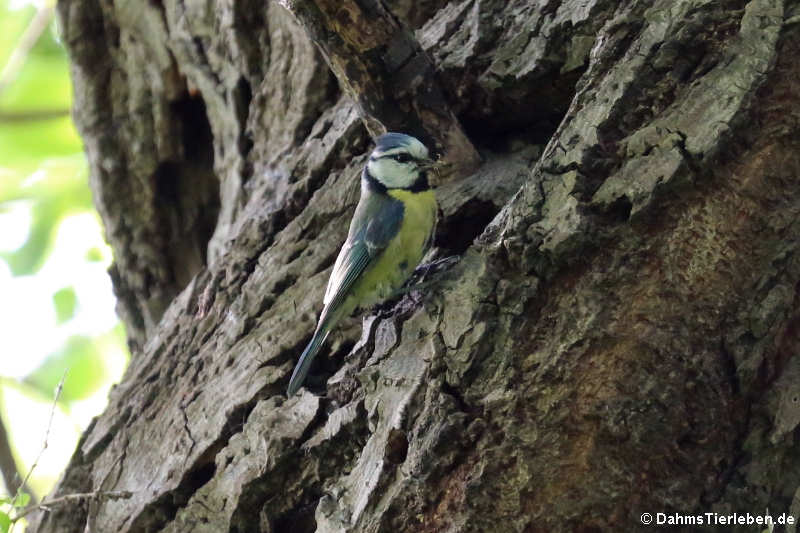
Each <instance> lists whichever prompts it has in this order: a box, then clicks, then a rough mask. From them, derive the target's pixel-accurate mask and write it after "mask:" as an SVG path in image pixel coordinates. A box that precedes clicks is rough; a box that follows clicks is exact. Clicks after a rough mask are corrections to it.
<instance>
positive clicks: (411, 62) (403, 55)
mask: <svg viewBox="0 0 800 533" xmlns="http://www.w3.org/2000/svg"><path fill="white" fill-rule="evenodd" d="M279 3H280V4H281V5H282V6H283V7H285V8H286V9H288V10H289V11H290V12H291V13H292V14H293V15H294V16H295V18H296V19H297V20H298V21H299V22H300V24H301V25H302V26H303V27H305V29H306V31H307V32H308V34H309V36H310V37H311V39H312V40H313V41H314V42H315V43H316V44H317V46H318V47H319V48H320V50H321V51H322V54H323V55H324V56H325V59H326V61H327V62H328V64H329V65H330V67H331V69H332V70H333V72H334V74H335V75H336V77H337V78H338V79H339V82H340V83H341V84H342V86H343V88H344V89H345V91H346V92H347V93H348V94H349V95H350V96H351V97H352V98H353V99H354V100H355V101H356V102H358V104H359V106H360V107H361V110H362V115H363V117H364V123H365V125H366V127H367V130H368V131H369V132H370V134H372V135H378V134H380V133H384V132H385V131H386V130H395V131H403V132H408V133H411V134H412V135H415V136H417V137H419V138H420V139H422V140H423V141H424V142H426V143H428V144H429V143H430V141H433V144H434V146H435V148H436V151H437V152H443V153H444V160H445V161H446V162H448V163H450V165H452V172H453V173H454V174H458V175H467V174H470V173H472V171H474V170H475V169H476V168H477V167H478V165H479V164H480V156H479V155H478V152H477V151H476V150H475V147H474V146H472V143H471V142H470V141H469V139H467V136H466V135H465V133H464V130H463V129H462V128H461V124H460V123H459V122H458V119H457V118H456V117H455V115H454V114H453V112H452V111H451V110H450V106H449V105H448V104H447V102H446V101H445V98H444V94H443V93H442V90H441V88H440V87H439V84H438V83H437V81H436V69H435V67H434V65H433V63H432V62H431V60H430V58H429V57H428V55H427V54H426V53H425V52H424V50H422V47H421V46H420V45H419V43H418V42H417V41H416V39H414V37H413V35H412V34H411V32H410V31H409V30H407V29H406V28H404V27H403V26H402V25H401V24H400V22H399V21H397V19H396V18H395V17H394V16H393V15H392V14H391V13H389V12H388V11H386V9H384V7H383V6H382V4H381V2H379V1H377V0H279ZM429 145H430V144H429Z"/></svg>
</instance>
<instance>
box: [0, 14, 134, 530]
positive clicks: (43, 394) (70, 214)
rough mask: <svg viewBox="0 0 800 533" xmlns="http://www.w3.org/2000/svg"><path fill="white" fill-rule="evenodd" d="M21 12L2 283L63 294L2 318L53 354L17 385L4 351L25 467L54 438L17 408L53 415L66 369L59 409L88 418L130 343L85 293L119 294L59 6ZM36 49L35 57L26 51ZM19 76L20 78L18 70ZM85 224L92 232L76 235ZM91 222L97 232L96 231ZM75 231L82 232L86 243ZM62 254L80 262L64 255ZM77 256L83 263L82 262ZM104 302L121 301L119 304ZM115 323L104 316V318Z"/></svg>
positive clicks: (0, 523)
mask: <svg viewBox="0 0 800 533" xmlns="http://www.w3.org/2000/svg"><path fill="white" fill-rule="evenodd" d="M14 1H15V0H0V226H2V227H3V232H2V233H3V234H4V235H3V234H0V285H2V283H3V282H4V280H3V276H4V268H7V274H6V277H8V276H9V275H10V276H13V277H12V278H10V281H8V283H15V281H14V280H20V281H21V282H22V281H25V280H32V281H33V283H30V282H29V284H28V286H30V287H35V286H39V287H43V286H48V287H49V286H51V285H55V286H53V287H52V289H51V291H52V292H51V296H50V297H49V298H39V299H37V295H36V294H34V293H33V291H30V299H31V300H36V301H35V302H32V301H21V300H19V299H17V300H16V301H9V300H13V299H12V298H8V297H6V298H5V300H6V301H5V303H3V304H0V316H5V317H6V320H8V318H7V317H11V319H12V320H13V319H19V320H20V323H18V324H14V323H12V324H10V326H11V327H10V329H14V330H20V329H26V328H27V329H30V330H31V331H32V333H30V334H29V336H41V337H42V338H47V339H51V340H53V342H54V343H55V344H53V345H52V346H50V347H49V348H48V349H47V350H44V351H43V353H38V354H35V358H34V359H33V362H32V363H30V364H29V367H30V368H29V369H28V370H27V371H26V372H23V373H17V374H16V375H13V372H12V371H11V370H9V369H10V368H11V367H12V366H13V365H11V364H10V363H12V362H17V361H16V360H18V359H20V358H25V357H24V355H22V354H23V353H25V350H24V349H23V348H25V347H22V346H20V344H19V343H17V344H16V345H15V344H14V342H15V341H13V340H11V341H9V339H8V338H4V339H2V342H3V345H2V353H3V355H2V357H3V358H7V360H6V361H4V364H3V365H2V366H0V400H2V399H3V396H5V397H6V400H7V401H6V402H5V403H4V402H2V401H0V406H2V407H4V409H3V408H0V411H2V412H0V422H2V423H5V424H7V425H8V424H11V427H10V428H9V430H10V431H9V432H10V433H11V438H12V441H13V443H14V444H15V448H16V450H17V451H18V452H19V455H24V454H22V451H23V448H27V447H28V446H27V444H26V445H23V444H21V442H23V441H27V442H30V441H31V440H35V439H36V438H40V437H39V436H34V437H30V438H27V439H23V436H22V433H24V432H25V431H27V432H28V433H31V432H38V433H41V432H43V431H44V428H43V427H40V426H39V425H38V421H33V420H31V423H30V424H28V425H27V426H30V427H21V426H19V425H17V426H14V424H13V422H12V420H14V418H15V416H17V415H18V414H19V412H20V411H21V410H22V407H20V406H19V405H16V406H15V405H13V404H12V403H11V402H10V401H8V399H9V398H12V397H13V398H18V397H19V396H20V395H22V396H23V397H26V398H30V400H31V401H34V402H39V403H42V404H47V403H52V401H53V390H54V388H55V387H56V385H57V384H58V383H59V381H60V380H61V378H62V376H64V373H65V369H66V370H67V374H66V376H67V377H66V379H65V381H64V385H63V391H62V393H61V395H60V396H59V398H58V403H59V409H58V413H59V416H67V415H69V414H74V413H76V412H83V411H85V410H86V409H85V405H83V404H82V403H81V402H83V403H85V402H86V401H87V400H90V399H92V398H94V399H97V398H98V397H102V398H104V396H105V391H106V390H107V388H108V387H109V386H110V384H111V383H112V382H113V381H114V380H116V379H118V378H119V374H120V372H121V368H122V366H123V365H124V361H123V363H122V364H119V360H120V358H122V359H123V360H124V359H125V357H126V355H125V353H126V350H125V347H124V331H123V330H122V327H121V325H120V324H119V323H118V322H117V321H116V319H115V318H112V319H111V320H110V321H109V319H108V318H105V319H104V320H96V319H93V316H96V314H97V313H98V311H97V310H93V308H92V306H96V303H97V302H96V300H97V298H96V295H95V293H96V292H97V289H94V288H91V289H88V288H87V287H88V285H87V283H85V282H82V281H80V280H81V279H84V280H85V279H86V278H87V277H88V278H91V277H93V276H94V277H95V278H97V281H99V282H102V283H104V287H106V288H107V289H105V290H107V291H108V292H109V293H110V283H109V282H108V280H107V278H106V277H105V275H103V276H100V277H99V276H97V275H96V273H98V272H99V271H98V270H97V268H103V267H107V265H108V263H109V262H110V250H109V249H108V247H107V246H106V245H105V243H103V242H102V237H101V231H100V229H99V223H98V222H97V215H96V214H94V210H93V206H92V202H91V193H90V191H89V186H88V180H87V164H86V158H85V156H84V154H83V151H82V145H81V141H80V137H79V136H78V134H77V132H76V131H75V128H74V125H73V123H72V120H71V117H70V113H69V110H70V106H71V102H72V94H71V85H70V80H69V69H68V58H67V55H66V52H65V51H64V49H63V47H62V46H61V44H60V43H59V42H58V36H57V31H56V28H55V24H54V23H53V22H52V5H49V6H48V5H46V4H44V3H39V4H36V5H33V4H25V2H24V0H23V1H22V2H20V1H19V0H16V4H15V5H12V2H14ZM37 17H39V18H38V19H37ZM36 20H44V22H45V24H46V25H44V26H42V27H43V29H44V31H42V32H41V33H40V34H37V33H36V32H33V35H34V38H33V39H30V37H31V33H32V32H31V28H32V27H34V26H35V21H36ZM48 21H49V22H48ZM26 39H28V40H29V41H30V42H29V43H28V44H30V45H32V46H26V44H25V42H26ZM20 58H21V60H20ZM12 64H16V65H17V66H18V67H19V68H18V69H13V68H11V69H10V68H9V65H12ZM4 66H5V67H4ZM12 66H13V65H12ZM76 217H77V218H76ZM87 217H88V219H87ZM79 219H80V220H81V221H82V222H81V223H80V224H75V223H74V222H75V221H76V220H79ZM86 220H89V221H90V222H89V223H88V225H87V224H85V223H84V222H86ZM92 221H93V222H92ZM76 227H80V228H82V229H80V231H78V232H77V234H76V231H75V228H76ZM65 228H71V230H70V231H72V233H71V235H72V237H73V238H72V240H70V241H69V242H68V243H66V244H65V243H64V242H63V236H64V234H65V231H67V229H65ZM87 228H88V229H87ZM67 233H69V231H67ZM76 235H77V236H76ZM14 236H16V240H15V237H14ZM60 239H62V241H60ZM59 242H61V244H59ZM9 243H10V244H9ZM59 247H60V248H62V249H63V248H65V247H66V248H70V250H68V251H67V252H68V253H60V255H59V253H56V250H58V249H59ZM62 251H63V250H62ZM70 254H71V255H70ZM72 256H76V257H78V259H77V260H75V261H72V260H71V259H70V257H72ZM4 264H5V267H4ZM93 264H94V265H95V266H94V267H92V266H91V265H93ZM87 272H89V274H87ZM34 280H35V281H34ZM48 290H50V289H48ZM20 293H25V291H24V290H23V291H20ZM27 299H28V298H27V295H26V300H27ZM106 300H107V301H110V300H111V297H110V294H109V295H107V298H106ZM3 305H5V306H14V307H16V308H19V312H17V313H15V312H14V309H11V310H7V311H6V312H3V310H2V306H3ZM37 305H38V306H39V307H38V308H37V309H39V311H37V312H35V313H32V316H36V317H38V318H37V319H36V322H38V323H36V324H33V323H30V322H31V321H30V320H27V321H26V319H27V317H28V316H30V315H27V314H26V313H25V312H23V311H22V308H30V307H31V306H37ZM108 311H109V309H108V308H104V309H100V310H99V312H100V313H101V314H103V313H104V315H105V317H108V315H109V313H108ZM92 313H94V314H95V315H93V314H92ZM111 314H112V315H113V313H111ZM23 322H27V323H23ZM106 323H107V325H106ZM98 324H99V325H98ZM4 337H7V336H4ZM11 337H12V338H13V337H14V335H11ZM58 339H60V341H59V340H58ZM33 340H41V339H33ZM59 342H60V346H59V345H58V343H59ZM9 343H11V344H9ZM33 344H36V343H35V342H34V343H33ZM39 344H41V345H42V346H46V345H47V343H39ZM51 344H52V343H51ZM28 352H30V350H28ZM27 355H28V356H30V354H29V353H28V354H27ZM109 357H111V359H109ZM114 357H116V362H115V361H114V360H113V359H114ZM27 358H30V357H27ZM37 361H38V364H37ZM6 363H9V364H6ZM9 372H11V373H12V375H9V374H8V373H9ZM2 374H5V375H2ZM97 404H98V402H97V401H95V402H94V405H95V406H96V405H97ZM100 407H102V405H100ZM93 409H94V410H95V411H96V408H93ZM92 414H94V413H92ZM90 416H91V415H90ZM78 418H82V419H81V420H79V421H78V422H77V423H78V424H81V425H82V424H84V423H85V422H88V418H89V416H86V415H85V414H82V415H81V416H79V417H78ZM75 423H76V422H73V423H72V425H73V426H75ZM62 425H63V424H62ZM67 425H69V424H67ZM79 431H80V428H79V427H77V428H76V430H74V431H73V433H74V435H67V436H62V437H61V438H59V439H58V442H59V444H62V445H63V443H66V446H67V447H70V448H71V447H72V446H74V444H75V439H76V438H77V435H78V433H79ZM20 439H23V440H20ZM68 452H69V450H68ZM62 455H63V454H62ZM67 456H68V455H67ZM20 459H24V457H20V458H17V462H18V464H19V463H20ZM20 468H22V467H21V466H20ZM44 477H45V479H46V481H44V482H43V481H42V480H41V479H40V480H39V481H38V482H37V479H36V474H35V475H34V477H33V478H32V479H31V481H32V485H33V486H34V487H35V488H37V491H39V490H42V491H44V490H47V489H48V488H49V487H48V484H49V483H50V482H51V481H52V480H53V479H54V478H55V476H54V475H49V476H48V475H45V476H44ZM24 505H25V504H21V503H20V501H19V499H16V500H14V501H11V500H9V499H8V498H5V499H0V533H2V532H5V531H7V530H8V527H9V524H10V522H9V520H10V516H12V515H13V508H15V507H20V506H24Z"/></svg>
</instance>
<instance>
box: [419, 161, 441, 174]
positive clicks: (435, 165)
mask: <svg viewBox="0 0 800 533" xmlns="http://www.w3.org/2000/svg"><path fill="white" fill-rule="evenodd" d="M445 166H447V164H446V163H445V162H444V161H442V160H438V161H437V160H435V159H425V160H423V161H421V162H420V163H419V169H420V170H433V171H434V172H436V173H437V174H438V173H439V170H440V169H442V168H444V167H445Z"/></svg>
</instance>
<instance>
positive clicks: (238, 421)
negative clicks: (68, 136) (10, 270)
mask: <svg viewBox="0 0 800 533" xmlns="http://www.w3.org/2000/svg"><path fill="white" fill-rule="evenodd" d="M281 4H282V5H278V4H276V3H259V2H251V1H247V0H245V1H241V2H233V1H231V0H223V1H221V2H187V1H185V0H163V1H158V2H148V3H143V4H140V3H128V2H122V1H120V2H100V1H97V0H61V1H60V2H59V4H58V10H59V17H60V20H61V23H62V28H63V35H64V41H65V43H66V44H67V46H68V47H69V49H70V53H71V57H72V62H73V78H74V82H75V92H76V108H75V117H76V121H77V123H78V126H79V128H80V130H81V133H82V135H83V137H84V139H85V142H86V147H87V152H88V154H89V158H90V164H91V169H92V176H91V180H92V187H93V190H94V193H95V201H96V203H97V205H98V208H99V210H100V212H101V215H102V217H103V220H104V223H105V226H106V231H107V237H108V239H109V241H110V242H111V245H112V246H113V248H114V251H115V266H114V267H113V269H112V276H113V279H114V284H115V288H116V291H117V295H118V297H119V301H120V304H119V311H120V315H121V316H122V317H123V320H124V321H125V323H126V326H127V327H128V332H129V336H130V339H131V346H132V349H133V352H134V356H133V358H132V362H131V365H130V368H129V369H128V371H127V373H126V375H125V378H124V380H123V381H122V383H120V384H119V385H118V386H117V387H116V388H115V389H114V390H113V392H112V394H111V401H110V404H109V406H108V409H107V410H106V412H105V413H104V414H102V415H101V416H99V417H98V418H97V419H96V420H95V422H94V423H93V424H92V425H91V427H90V428H89V429H88V430H87V431H86V433H85V434H84V436H83V438H82V440H81V442H80V444H79V445H78V448H77V450H76V452H75V455H74V456H73V458H72V461H71V463H70V465H69V467H68V468H67V470H66V472H65V473H64V476H63V478H62V480H61V481H60V483H59V485H58V487H57V489H56V490H55V493H54V496H59V495H65V494H69V493H87V492H93V491H130V492H131V493H132V497H131V498H129V499H125V500H113V501H111V500H102V499H98V500H92V501H91V502H90V503H87V504H86V505H84V506H82V507H81V506H73V507H69V508H54V509H52V511H51V512H49V513H43V512H39V513H36V514H35V516H34V517H33V523H32V531H38V532H42V533H44V532H59V533H62V532H73V531H74V532H80V531H101V532H107V531H111V532H155V531H164V532H184V531H193V532H194V531H197V532H206V531H207V532H220V531H228V532H263V533H266V532H283V531H293V532H294V531H299V532H304V531H320V532H350V531H353V532H355V531H365V532H367V531H369V532H383V531H409V532H434V531H452V532H456V531H459V532H482V531H487V532H494V531H499V532H506V531H521V532H522V531H526V532H527V531H530V532H535V531H636V530H640V529H641V530H648V529H650V528H651V527H652V526H651V527H646V526H644V525H642V523H641V522H640V515H641V514H642V513H645V512H649V513H657V512H664V513H681V514H700V513H705V512H718V513H732V512H737V513H747V512H750V513H753V514H763V513H765V512H767V510H769V512H770V513H771V514H772V515H775V516H777V515H778V514H780V513H791V514H793V515H794V516H795V517H796V516H797V515H798V514H799V513H800V446H799V445H798V444H799V442H800V430H798V425H800V400H799V399H798V398H800V358H798V356H797V355H796V352H797V350H798V346H799V345H800V302H798V298H799V297H800V296H799V295H798V287H799V285H798V282H799V281H800V254H799V250H798V244H800V243H799V242H798V236H799V235H800V218H798V216H799V215H800V181H798V176H799V175H800V135H799V134H800V84H798V83H797V80H798V79H800V63H798V61H797V57H798V56H800V7H798V2H797V1H792V0H749V1H747V0H723V1H709V0H675V1H673V2H659V1H655V0H650V1H644V0H639V1H632V0H628V1H625V0H623V1H621V2H610V1H607V0H588V1H586V0H564V1H556V0H540V1H535V2H534V1H522V0H511V1H499V0H461V1H447V0H428V1H424V2H411V1H402V2H396V3H391V5H390V3H388V2H387V3H381V2H378V1H376V0H347V1H345V2H341V3H338V4H337V3H334V2H330V1H328V0H297V1H289V0H287V1H284V2H281ZM336 6H343V7H342V9H344V11H337V7H336ZM345 8H346V9H345ZM386 28H389V29H386ZM370 32H372V33H370ZM312 39H313V40H316V41H317V44H318V45H319V47H318V48H317V47H315V45H314V43H313V42H312ZM398 43H400V45H402V46H400V45H398ZM398 47H399V48H400V49H402V50H401V52H402V53H399V52H398V53H397V54H399V55H397V54H396V53H395V52H397V49H398ZM403 50H404V52H403ZM400 56H402V57H403V59H401V60H399V63H401V64H402V65H406V66H408V65H411V64H412V63H413V61H412V62H411V63H403V62H404V61H406V60H408V59H409V58H412V59H414V58H417V59H418V61H419V63H416V66H414V68H419V69H420V70H418V71H417V73H418V74H419V75H415V76H411V77H404V76H402V75H398V72H400V71H402V70H403V67H402V66H400V67H398V66H397V64H395V63H393V61H394V59H396V58H397V57H400ZM328 65H330V66H331V67H332V68H329V66H328ZM353 65H355V67H354V66H353ZM392 65H394V66H392ZM419 65H422V66H421V67H420V66H419ZM348 66H350V67H351V68H348ZM412 66H413V65H412ZM356 67H357V68H356ZM393 68H394V70H392V69H393ZM398 68H399V70H398ZM409 68H410V67H409ZM337 78H338V83H337ZM423 89H424V90H423ZM430 94H433V95H434V96H435V97H436V98H434V99H433V100H426V96H425V95H430ZM431 101H434V102H440V104H431ZM426 105H433V106H434V107H435V109H434V111H435V112H433V111H431V112H430V113H428V112H426V107H425V106H426ZM398 110H399V111H400V113H399V114H398ZM434 115H435V116H434ZM442 117H444V118H445V119H446V120H449V121H450V122H449V123H447V124H448V125H447V126H446V127H444V128H445V130H444V131H443V130H442V129H441V128H442V126H441V124H443V122H441V120H443V119H442ZM362 119H363V120H362ZM437 121H438V122H437ZM436 124H439V129H437V127H433V128H432V127H431V126H432V125H436ZM403 125H408V127H409V128H411V129H414V128H416V129H418V130H420V131H422V132H423V133H426V134H427V135H429V137H430V138H433V139H434V140H435V141H436V142H437V143H439V144H440V145H441V146H442V147H443V148H444V149H445V150H446V151H448V150H449V151H450V152H451V153H450V155H449V157H450V158H451V159H452V157H453V153H456V152H458V150H459V149H465V150H467V152H465V153H468V152H469V149H470V148H474V149H476V150H477V151H478V152H479V153H480V154H481V160H482V162H481V164H480V166H479V167H478V168H477V170H475V171H474V172H472V173H467V174H456V175H454V176H451V178H450V179H448V180H447V181H446V183H444V184H443V185H442V186H441V187H440V188H439V189H438V191H437V194H438V197H439V201H440V207H441V211H442V217H441V223H440V225H439V228H438V231H437V236H436V245H437V247H438V253H439V255H440V256H446V255H452V254H458V255H460V261H458V262H457V263H456V264H455V265H453V266H451V267H449V268H448V269H446V270H445V271H444V272H440V273H438V274H437V275H436V279H437V284H436V285H435V286H434V287H433V288H432V289H430V290H426V291H422V292H416V293H414V292H412V293H411V294H410V295H407V296H406V297H404V298H403V299H402V300H400V301H399V302H397V303H396V304H395V305H394V306H393V307H391V308H390V309H389V310H387V309H384V310H382V311H381V312H378V313H375V312H366V313H364V314H363V320H360V319H359V317H353V318H352V319H351V320H349V321H348V323H346V324H344V325H343V326H342V327H340V328H339V330H338V331H337V332H336V333H335V334H334V335H332V336H331V340H329V343H328V346H329V348H328V349H327V351H326V353H323V354H322V355H321V356H320V357H319V358H318V360H319V362H318V363H317V367H316V370H317V371H318V372H319V373H320V374H321V378H320V379H319V383H317V384H316V385H313V384H312V386H311V390H312V391H313V392H309V391H308V390H304V391H303V392H302V393H301V394H299V395H297V396H296V397H293V398H290V399H286V397H285V396H284V390H285V386H286V383H287V380H288V376H289V373H290V372H291V369H292V367H293V365H294V362H295V360H296V358H297V356H298V355H299V353H300V351H301V349H302V348H303V346H304V345H305V343H306V342H307V341H308V339H309V338H310V336H311V334H312V332H313V329H314V325H315V320H316V315H317V313H318V311H319V308H320V302H321V298H322V294H323V290H324V287H325V283H326V281H327V277H328V274H329V272H330V268H331V266H332V264H333V261H334V259H335V257H336V254H337V252H338V249H339V247H340V245H341V243H342V242H343V240H344V237H345V233H346V229H347V224H348V221H349V218H350V216H351V214H352V209H353V206H354V204H355V201H356V199H357V195H358V193H357V187H358V173H359V171H360V169H361V168H362V167H363V165H364V162H365V157H366V154H367V153H368V152H369V150H370V148H371V145H370V140H369V134H368V132H377V131H382V130H383V129H386V128H395V127H401V126H403ZM415 131H416V130H415ZM452 135H455V136H456V137H458V136H461V137H460V138H461V139H462V140H461V141H458V142H455V143H453V142H452V139H454V138H455V137H452ZM448 139H450V140H449V141H448ZM459 147H461V148H459ZM467 166H468V165H466V166H465V168H466V167H467ZM696 529H701V528H698V527H687V528H686V530H687V531H691V530H696ZM711 529H712V530H715V531H716V530H719V527H718V526H717V527H716V528H714V527H712V528H711ZM730 530H735V531H739V530H740V531H752V530H753V528H752V526H746V527H745V526H740V527H739V529H737V528H736V527H734V528H731V529H730ZM779 530H780V526H779V527H778V528H776V531H779ZM786 531H795V528H794V527H788V528H786Z"/></svg>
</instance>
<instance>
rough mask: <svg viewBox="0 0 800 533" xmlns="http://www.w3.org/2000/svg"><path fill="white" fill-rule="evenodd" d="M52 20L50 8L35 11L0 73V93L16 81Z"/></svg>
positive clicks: (43, 7)
mask: <svg viewBox="0 0 800 533" xmlns="http://www.w3.org/2000/svg"><path fill="white" fill-rule="evenodd" d="M52 19H53V7H52V6H42V7H40V8H39V10H38V11H36V15H34V16H33V19H31V22H30V24H28V27H27V28H25V33H23V34H22V37H20V39H19V42H18V43H17V47H16V48H14V51H13V52H11V55H10V56H9V58H8V62H7V63H6V66H5V67H3V70H2V71H0V93H2V92H3V91H4V90H5V88H6V87H8V86H9V85H11V83H12V82H13V81H14V79H16V77H17V74H19V71H20V69H22V66H23V65H24V64H25V60H26V59H27V58H28V54H29V53H30V51H31V49H32V48H33V46H34V45H35V44H36V42H37V41H38V40H39V37H41V35H42V33H43V32H44V30H45V29H47V25H48V24H50V21H51V20H52Z"/></svg>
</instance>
